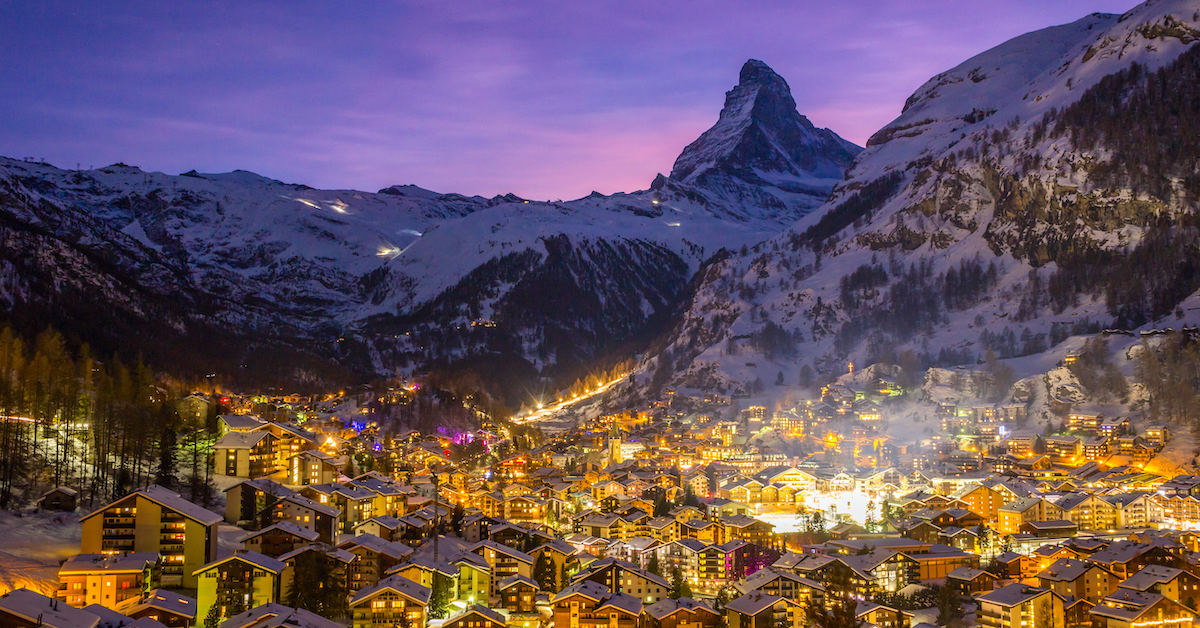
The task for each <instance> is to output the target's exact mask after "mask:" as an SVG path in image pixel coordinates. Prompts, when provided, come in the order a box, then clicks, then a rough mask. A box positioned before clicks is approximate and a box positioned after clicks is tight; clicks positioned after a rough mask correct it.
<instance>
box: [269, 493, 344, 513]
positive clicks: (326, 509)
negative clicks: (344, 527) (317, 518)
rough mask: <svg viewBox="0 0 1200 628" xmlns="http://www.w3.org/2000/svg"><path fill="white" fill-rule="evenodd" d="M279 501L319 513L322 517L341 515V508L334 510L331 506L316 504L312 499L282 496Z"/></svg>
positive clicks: (301, 496) (298, 496) (300, 496)
mask: <svg viewBox="0 0 1200 628" xmlns="http://www.w3.org/2000/svg"><path fill="white" fill-rule="evenodd" d="M279 501H280V502H289V503H292V504H296V505H297V506H302V507H304V508H308V509H309V510H312V511H313V512H318V513H321V514H323V515H327V516H330V517H340V516H341V515H342V509H341V508H335V507H333V506H330V505H329V504H322V503H318V502H316V501H314V500H312V499H309V498H307V497H305V496H303V495H284V496H283V497H282V498H280V500H279Z"/></svg>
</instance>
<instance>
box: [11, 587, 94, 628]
mask: <svg viewBox="0 0 1200 628" xmlns="http://www.w3.org/2000/svg"><path fill="white" fill-rule="evenodd" d="M0 611H3V612H5V613H10V614H12V615H15V616H17V617H19V618H21V619H23V620H25V621H28V622H30V623H33V624H38V623H40V624H41V625H42V626H46V627H47V628H96V627H97V626H98V625H99V623H100V618H99V617H98V616H96V615H95V614H93V613H89V612H87V611H84V610H80V609H78V608H75V607H74V606H71V605H69V604H67V603H66V602H60V601H58V600H55V599H54V598H49V597H46V596H44V595H42V594H41V593H37V592H36V591H30V590H29V589H24V588H22V589H16V590H14V591H9V592H8V593H5V594H4V595H2V596H0Z"/></svg>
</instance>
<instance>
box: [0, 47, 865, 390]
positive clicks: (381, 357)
mask: <svg viewBox="0 0 1200 628" xmlns="http://www.w3.org/2000/svg"><path fill="white" fill-rule="evenodd" d="M735 95H736V96H735ZM738 103H740V104H738ZM735 104H736V107H734V105H735ZM731 107H734V108H737V107H740V108H741V109H743V110H744V114H745V115H744V116H741V114H735V113H733V112H732V109H731ZM741 118H744V119H741ZM721 129H723V130H721ZM718 130H721V131H720V132H719V133H717V132H718ZM714 134H720V135H722V136H723V137H726V138H727V139H730V141H734V140H736V141H735V144H736V145H734V146H731V147H724V148H722V147H719V146H715V145H714V144H713V142H712V138H713V136H714ZM739 137H740V138H741V139H740V140H738V139H737V138H739ZM764 138H765V139H764ZM830 138H833V139H832V140H831V139H830ZM755 142H758V143H757V144H756V143H755ZM726 149H728V150H726ZM857 150H858V148H857V147H855V146H853V145H851V144H848V143H846V142H844V141H842V140H840V139H838V138H836V136H834V135H832V133H830V132H828V131H816V130H814V129H812V125H811V124H809V123H808V122H807V120H805V119H804V118H803V117H802V116H800V115H799V114H798V113H797V112H796V110H795V102H794V101H793V100H792V98H791V96H790V94H789V93H788V90H787V84H786V83H784V82H783V80H782V79H781V78H779V77H778V76H777V75H775V74H774V72H772V71H771V70H770V69H769V68H767V67H766V66H765V65H763V64H761V63H759V62H750V63H748V64H747V66H746V68H745V69H743V71H742V77H741V83H740V84H739V86H738V87H737V88H735V89H734V90H733V91H732V92H730V98H729V103H727V107H726V111H725V112H723V113H722V120H721V122H719V123H718V125H717V126H716V127H714V129H713V130H712V131H709V133H707V134H706V135H705V137H704V138H702V139H701V140H700V141H698V142H697V143H696V144H693V145H692V146H690V147H689V148H688V149H687V150H686V151H685V156H686V155H692V156H693V157H695V156H699V155H708V156H709V157H710V158H711V160H712V163H711V164H709V165H708V166H706V168H707V172H710V173H713V175H714V176H715V174H716V173H718V172H719V173H724V174H722V175H721V176H722V177H725V178H712V177H709V178H705V177H703V176H697V175H698V174H700V173H698V172H693V173H691V174H690V175H689V176H687V177H684V180H676V179H675V178H673V177H672V178H668V177H664V176H662V175H659V176H658V178H656V179H655V183H654V184H653V185H652V187H651V189H648V190H642V191H638V192H632V193H628V194H615V195H612V196H602V195H599V194H593V195H590V196H588V197H585V198H582V199H578V200H575V201H571V202H566V203H561V202H560V203H548V202H537V201H530V200H526V199H521V198H517V197H515V196H511V195H509V196H498V197H494V198H481V197H464V196H461V195H456V194H438V193H434V192H431V191H428V190H424V189H421V188H418V187H415V186H395V187H390V188H386V189H384V190H380V191H379V192H376V193H368V192H360V191H354V190H315V189H312V188H309V187H307V186H304V185H294V184H286V183H282V182H279V181H275V180H271V179H268V178H265V177H261V176H258V175H254V174H251V173H248V172H242V171H237V172H233V173H228V174H200V173H196V172H189V173H185V174H183V175H179V176H168V175H165V174H161V173H153V172H144V171H142V170H140V169H138V168H135V167H131V166H126V165H123V164H116V165H113V166H109V167H106V168H100V169H96V170H88V171H69V170H61V169H58V168H54V167H52V166H50V165H47V164H37V163H29V162H23V161H16V160H10V159H0V242H2V243H3V247H2V248H0V302H2V303H4V304H5V305H6V308H5V309H6V310H7V311H8V318H10V319H12V320H14V321H15V322H17V323H18V325H19V326H20V327H22V328H24V329H29V330H36V329H39V328H40V327H44V326H45V325H48V324H51V325H54V326H55V327H57V328H59V329H62V330H64V331H65V332H67V333H68V334H69V335H72V336H74V337H76V338H78V339H81V340H87V341H90V342H92V343H93V344H95V345H97V346H96V347H95V349H96V351H97V352H98V353H100V354H101V355H108V354H111V353H113V352H120V353H121V354H122V355H126V356H133V355H137V354H142V355H144V356H146V358H147V359H148V360H150V361H151V362H153V363H155V364H159V365H163V366H167V365H170V364H172V363H174V366H175V367H178V368H180V369H183V370H186V371H190V372H200V371H201V370H202V369H203V370H204V371H205V372H207V371H209V370H220V371H222V372H223V371H224V370H227V369H229V368H241V369H244V370H246V371H253V372H268V371H272V370H274V371H281V370H282V371H283V372H284V373H285V374H286V376H297V375H298V376H301V377H303V376H305V375H311V376H315V375H316V373H317V371H319V370H320V369H321V365H322V364H328V363H331V362H336V363H339V364H341V365H343V366H346V367H348V368H350V369H353V370H355V371H358V372H360V373H380V374H388V373H392V372H394V371H395V370H397V369H402V370H407V371H413V370H420V369H426V368H430V367H431V366H432V367H434V368H444V369H446V370H452V369H453V368H454V367H455V365H460V364H465V365H468V366H469V365H480V364H484V363H486V365H487V366H486V369H488V370H489V371H495V370H499V371H502V373H501V374H499V375H497V374H495V373H490V372H489V373H484V374H482V375H481V379H484V380H486V379H488V378H490V377H493V376H497V377H501V376H502V377H507V378H510V379H511V378H516V379H523V380H524V382H523V384H522V385H528V384H529V382H530V381H533V380H537V379H538V378H539V377H542V376H549V377H558V376H566V377H573V376H574V375H573V373H575V372H582V370H583V369H584V368H585V367H586V366H587V365H588V364H589V363H591V362H592V361H594V360H597V359H602V358H605V357H608V356H617V355H620V356H621V357H624V356H625V355H626V354H627V353H628V351H629V350H630V349H631V347H633V346H634V345H636V344H637V343H638V342H644V341H645V339H647V338H649V337H651V336H653V335H654V334H656V333H659V332H660V331H661V330H660V329H659V328H657V327H656V326H655V325H656V324H658V323H656V321H659V320H662V319H663V318H664V317H665V316H666V313H667V312H668V311H669V310H670V309H671V308H672V307H673V306H675V305H676V304H677V302H678V300H679V299H680V298H682V296H683V294H684V289H685V288H686V286H687V285H688V280H689V279H690V277H691V276H692V274H693V273H694V272H695V271H696V269H698V268H699V267H700V265H701V264H702V263H703V262H704V260H706V259H707V258H708V257H710V256H711V255H713V254H714V253H715V252H717V251H718V250H720V249H722V248H728V249H734V248H738V247H741V246H743V245H747V244H753V243H755V242H759V241H761V240H763V239H764V238H766V237H769V236H771V235H773V234H775V233H778V232H779V231H780V230H781V229H784V228H786V226H787V225H789V224H791V223H792V222H794V221H795V220H796V219H797V218H799V217H800V216H802V215H803V214H804V213H805V212H806V211H808V210H809V209H810V208H811V206H815V205H816V204H819V199H818V197H819V196H821V195H823V194H827V193H828V188H829V185H828V184H827V183H823V182H825V181H827V180H832V179H836V178H839V177H840V174H841V170H842V169H844V167H845V165H847V164H848V163H849V156H850V155H852V154H853V153H854V152H855V151H857ZM693 157H688V159H692V158H693ZM681 160H683V161H686V160H684V158H683V157H681ZM681 163H682V161H681ZM839 164H840V165H839ZM755 172H759V173H762V176H772V177H776V178H787V177H791V179H794V180H797V181H798V180H802V179H803V180H805V181H809V180H811V181H810V183H811V185H810V186H809V187H810V188H811V189H809V188H805V189H804V190H800V191H796V190H799V188H796V187H795V186H792V187H791V188H788V189H787V190H785V189H784V187H786V186H784V187H779V188H770V189H769V190H768V191H753V190H755V188H754V185H753V184H752V182H749V180H748V179H747V178H746V177H750V176H751V174H752V173H755ZM748 173H751V174H748ZM729 177H735V179H730V178H729ZM736 177H743V178H742V179H736ZM781 180H782V179H781ZM731 182H732V183H731ZM731 185H732V186H734V187H730V186H731ZM789 185H790V184H789ZM806 185H808V184H806ZM739 186H740V187H739ZM735 189H736V190H743V191H741V192H737V193H736V194H733V193H731V190H735ZM746 190H751V191H746ZM789 190H790V191H789ZM801 197H802V198H803V199H804V201H803V202H796V201H795V198H801ZM814 199H816V200H814ZM181 354H182V356H181ZM281 356H287V357H281ZM281 367H282V368H281ZM481 368H483V367H481Z"/></svg>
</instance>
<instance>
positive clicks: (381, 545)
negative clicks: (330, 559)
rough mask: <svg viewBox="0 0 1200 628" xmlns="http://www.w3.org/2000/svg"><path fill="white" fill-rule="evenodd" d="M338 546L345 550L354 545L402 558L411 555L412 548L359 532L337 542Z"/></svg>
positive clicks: (352, 547)
mask: <svg viewBox="0 0 1200 628" xmlns="http://www.w3.org/2000/svg"><path fill="white" fill-rule="evenodd" d="M338 547H339V548H341V549H345V550H353V549H354V548H356V547H362V548H365V549H368V550H370V551H372V552H375V553H376V554H382V555H384V556H390V557H392V558H397V559H402V558H405V557H407V556H411V555H412V553H413V550H412V548H411V547H409V546H407V545H405V544H403V543H396V542H393V541H385V540H384V539H381V538H379V537H377V536H375V535H374V534H359V535H357V536H354V537H352V538H349V539H346V540H345V541H342V542H341V543H338Z"/></svg>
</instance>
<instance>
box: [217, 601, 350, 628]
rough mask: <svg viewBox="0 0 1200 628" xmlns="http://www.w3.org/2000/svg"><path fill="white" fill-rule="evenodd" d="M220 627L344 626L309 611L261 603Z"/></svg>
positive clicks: (336, 627)
mask: <svg viewBox="0 0 1200 628" xmlns="http://www.w3.org/2000/svg"><path fill="white" fill-rule="evenodd" d="M221 628H345V627H344V626H342V625H341V624H339V623H337V622H334V621H330V620H328V619H325V618H324V617H321V616H320V615H318V614H316V613H313V612H311V611H306V610H304V609H302V608H289V607H287V606H283V605H282V604H263V605H262V606H256V607H254V608H252V609H250V610H248V611H245V612H243V613H239V614H237V615H234V616H233V617H230V618H229V619H226V620H225V621H223V622H221Z"/></svg>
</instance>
